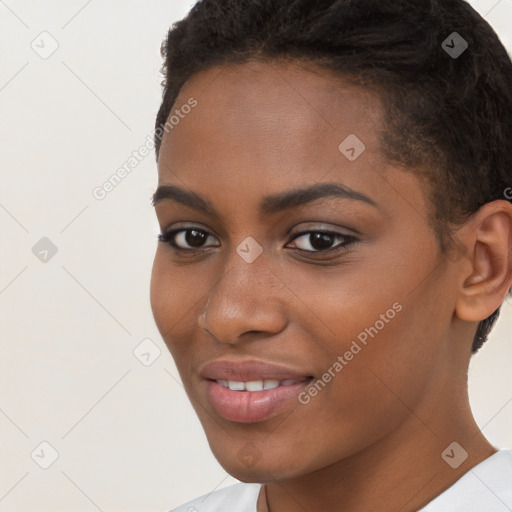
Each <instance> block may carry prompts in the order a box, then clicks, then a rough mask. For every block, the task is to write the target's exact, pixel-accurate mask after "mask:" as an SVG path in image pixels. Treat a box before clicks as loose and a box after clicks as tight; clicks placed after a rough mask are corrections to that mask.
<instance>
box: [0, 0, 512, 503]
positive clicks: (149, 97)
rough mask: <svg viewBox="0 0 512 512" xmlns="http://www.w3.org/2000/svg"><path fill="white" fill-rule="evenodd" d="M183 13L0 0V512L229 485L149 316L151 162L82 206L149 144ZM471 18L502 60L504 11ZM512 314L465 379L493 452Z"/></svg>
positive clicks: (100, 2) (503, 402) (174, 498)
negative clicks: (166, 53)
mask: <svg viewBox="0 0 512 512" xmlns="http://www.w3.org/2000/svg"><path fill="white" fill-rule="evenodd" d="M193 3H194V2H193V1H192V0H166V1H163V0H153V1H152V2H147V1H143V0H128V1H124V2H120V1H113V0H111V1H109V2H107V1H105V0H89V1H85V0H79V1H78V0H72V1H70V0H68V1H57V0H51V1H46V2H36V1H35V0H34V1H28V0H0V45H1V48H2V65H1V66H0V114H1V119H0V147H1V164H0V165H1V171H0V172H1V176H2V180H1V188H0V229H1V235H2V242H1V244H0V264H1V267H0V325H1V330H2V340H1V345H0V347H1V353H0V512H3V511H9V512H28V511H38V512H46V511H48V512H50V511H51V512H59V511H67V512H69V511H74V512H89V511H91V512H94V511H98V510H100V511H105V512H106V511H112V512H116V511H125V512H135V511H138V512H142V511H144V512H149V511H155V512H164V511H168V510H170V509H171V508H173V507H175V506H177V505H179V504H181V503H183V502H185V501H188V500H190V499H192V498H194V497H196V496H199V495H201V494H204V493H207V492H210V491H211V490H213V489H216V488H220V487H224V486H227V485H230V484H232V483H234V482H236V480H235V479H234V478H232V477H230V476H229V475H227V474H226V473H225V471H224V470H223V469H222V468H221V467H220V466H219V464H218V463H217V462H216V460H215V459H214V458H213V456H212V455H211V453H210V450H209V447H208V444H207V442H206V438H205V436H204V433H203V431H202V429H201V427H200V424H199V421H198V420H197V418H196V416H195V414H194V412H193V409H192V407H191V405H190V404H189V402H188V400H187V398H186V396H185V392H184V391H183V389H182V387H181V384H180V381H179V378H178V377H177V371H176V369H175V366H174V364H173V362H172V360H171V357H170V355H169V353H168V351H167V349H166V347H165V345H164V343H163V342H162V340H161V339H160V336H159V333H158V331H157V329H156V326H155V325H154V322H153V318H152V315H151V310H150V304H149V280H150V272H151V265H152V259H153V254H154V250H155V247H156V236H157V233H158V227H157V223H156V220H155V217H154V213H153V210H152V207H151V204H150V198H151V195H152V193H153V192H154V189H155V187H156V183H157V171H156V164H155V160H154V156H153V153H151V154H150V155H149V156H147V157H146V158H145V159H144V160H142V161H141V162H140V163H139V164H138V165H137V167H136V168H135V169H133V171H132V172H131V173H130V174H129V175H128V176H126V178H125V179H124V180H123V181H122V182H121V183H120V184H119V185H118V186H117V187H116V188H115V189H114V190H112V191H111V192H110V193H109V194H108V195H107V196H106V197H105V198H104V199H103V200H101V201H100V200H97V199H95V198H94V197H93V194H92V191H93V190H94V189H95V187H98V186H101V185H102V184H103V183H104V182H105V181H106V180H108V179H109V177H110V176H111V175H112V174H113V173H114V172H115V171H116V170H117V169H118V168H119V167H120V166H122V164H123V163H125V162H126V161H127V159H128V158H130V156H131V155H132V152H133V151H135V150H137V149H138V148H139V147H141V146H142V145H143V144H144V143H145V141H146V138H147V137H148V135H149V136H150V135H152V130H153V125H154V118H155V115H156V112H157V109H158V107H159V102H160V94H161V91H160V81H161V77H160V74H159V70H160V67H161V58H160V54H159V47H160V43H161V41H162V39H163V37H164V36H165V33H166V31H167V29H168V28H169V26H170V25H171V23H172V22H173V21H175V20H178V19H180V18H182V17H183V16H185V14H186V13H187V12H188V10H189V9H190V7H192V5H193ZM471 3H472V5H474V7H475V8H476V9H477V10H478V11H479V12H480V13H481V14H482V15H484V16H485V17H486V19H487V20H488V21H489V22H490V23H491V25H492V26H493V27H494V28H495V30H496V31H497V32H498V34H499V35H500V37H501V39H502V41H503V42H504V44H505V45H506V46H507V48H508V49H509V51H510V50H511V49H512V31H511V29H510V27H511V26H512V0H501V1H496V0H478V1H473V2H471ZM57 45H58V47H57ZM55 48H56V49H55ZM53 49H55V51H54V53H52V54H51V55H47V54H48V53H49V52H50V51H51V50H53ZM43 57H46V58H43ZM511 185H512V184H511ZM43 238H47V239H49V240H50V241H51V244H49V242H48V241H47V240H46V241H44V240H43V241H42V242H40V240H41V239H43ZM36 244H40V245H36ZM41 244H42V245H41ZM34 246H35V247H36V249H34V250H33V248H34ZM55 249H56V250H57V252H56V254H53V252H54V251H55ZM52 250H53V252H52ZM44 251H47V252H46V253H45V252H44ZM34 252H35V253H36V254H34ZM41 258H43V260H44V259H45V258H46V261H41ZM511 309H512V305H511V303H510V302H506V303H505V305H504V306H503V312H502V316H501V318H500V320H499V322H498V326H497V328H496V329H495V330H494V332H493V333H492V335H491V339H490V341H489V342H488V343H487V345H486V346H485V347H484V349H483V350H482V351H481V352H480V353H479V355H478V356H477V357H476V358H475V359H474V361H473V363H472V365H471V369H470V391H471V402H472V406H473V408H474V413H475V416H476V418H477V421H478V423H479V425H480V426H481V428H482V429H483V431H484V433H485V434H486V435H487V436H488V438H489V439H490V440H491V442H493V443H494V444H495V445H496V446H497V447H499V448H512V429H511V428H510V427H511V425H512V372H510V361H511V360H512V344H511V343H510V334H509V333H510V332H511V331H512V311H511ZM143 340H146V341H145V342H144V344H143V345H142V346H141V347H139V349H138V350H137V349H136V347H138V346H139V344H140V343H141V342H142V341H143ZM148 340H150V341H148ZM134 350H135V354H134ZM159 351H160V352H159ZM136 354H139V357H140V359H138V358H137V357H136ZM141 354H149V355H144V356H141ZM141 360H142V361H141ZM150 362H151V364H149V363H150ZM144 363H146V364H148V366H146V365H145V364H144ZM43 442H45V443H49V445H51V447H50V446H48V445H47V444H43V445H41V443H43ZM53 450H55V452H53ZM55 457H57V458H56V460H55V461H54V462H53V463H52V464H51V465H50V466H49V467H48V468H47V469H44V468H43V467H41V466H44V465H47V464H49V463H51V462H52V461H53V459H54V458H55Z"/></svg>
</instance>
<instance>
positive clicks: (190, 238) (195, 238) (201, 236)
mask: <svg viewBox="0 0 512 512" xmlns="http://www.w3.org/2000/svg"><path fill="white" fill-rule="evenodd" d="M205 238H206V233H204V232H203V231H197V230H195V229H191V230H189V231H187V233H186V235H185V240H186V241H187V244H189V245H190V246H192V247H201V245H202V243H203V242H204V240H205Z"/></svg>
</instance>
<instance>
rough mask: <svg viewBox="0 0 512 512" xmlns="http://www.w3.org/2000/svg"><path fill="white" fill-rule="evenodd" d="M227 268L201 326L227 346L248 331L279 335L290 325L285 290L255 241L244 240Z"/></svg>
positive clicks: (202, 318) (213, 292)
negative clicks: (282, 298)
mask: <svg viewBox="0 0 512 512" xmlns="http://www.w3.org/2000/svg"><path fill="white" fill-rule="evenodd" d="M258 252H260V253H259V255H258ZM225 268H226V271H225V272H224V275H223V276H222V278H221V279H220V281H218V282H217V284H216V285H215V286H214V287H213V288H212V290H211V291H210V293H209V296H208V302H207V305H206V304H205V306H204V307H205V309H204V310H203V311H202V314H201V316H200V318H199V325H200V326H201V327H203V328H204V329H205V330H207V332H209V333H210V334H211V335H213V336H215V338H217V340H219V341H221V342H226V343H235V342H236V341H237V340H238V338H239V337H240V336H241V335H242V334H243V333H245V332H248V331H261V332H268V333H270V332H273V333H276V332H279V331H280V330H281V329H282V328H283V327H284V325H285V324H286V318H285V313H284V310H283V307H282V302H281V300H280V295H281V293H282V290H283V288H284V287H285V286H284V284H283V283H282V281H280V280H279V277H278V276H277V275H276V270H275V269H273V268H272V266H271V262H270V260H269V258H267V257H266V256H265V254H264V253H263V252H261V251H260V250H259V249H258V248H257V247H256V246H255V245H254V242H253V241H251V240H244V241H243V242H242V243H241V244H240V245H239V246H238V247H237V248H236V250H233V252H232V253H231V254H230V256H229V258H228V260H227V264H226V267H225Z"/></svg>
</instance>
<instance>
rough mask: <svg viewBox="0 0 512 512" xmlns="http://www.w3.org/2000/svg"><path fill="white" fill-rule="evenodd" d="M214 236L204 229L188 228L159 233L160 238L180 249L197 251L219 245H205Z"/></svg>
mask: <svg viewBox="0 0 512 512" xmlns="http://www.w3.org/2000/svg"><path fill="white" fill-rule="evenodd" d="M209 238H213V236H212V235H211V234H210V233H209V232H208V231H205V230H203V229H196V228H187V229H183V228H181V229H174V230H172V231H166V232H164V233H162V234H160V235H158V240H159V241H160V242H162V243H166V244H169V245H170V246H171V247H173V248H174V249H176V250H178V251H197V250H202V249H205V248H207V247H218V246H217V245H206V246H205V245H204V244H205V242H206V241H207V240H208V239H209Z"/></svg>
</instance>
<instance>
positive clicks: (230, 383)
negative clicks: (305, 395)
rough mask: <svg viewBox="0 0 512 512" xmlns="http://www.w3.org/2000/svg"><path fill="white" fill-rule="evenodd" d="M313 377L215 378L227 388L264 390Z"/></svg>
mask: <svg viewBox="0 0 512 512" xmlns="http://www.w3.org/2000/svg"><path fill="white" fill-rule="evenodd" d="M311 378H312V377H306V378H304V379H300V380H293V379H288V380H276V379H265V380H251V381H247V382H244V381H236V380H223V379H219V380H215V381H214V382H216V383H217V384H219V386H223V387H225V388H229V389H231V390H232V391H249V392H251V393H252V392H255V391H263V390H268V389H276V388H279V387H286V386H293V385H294V384H300V383H301V382H304V381H306V380H309V379H311Z"/></svg>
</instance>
